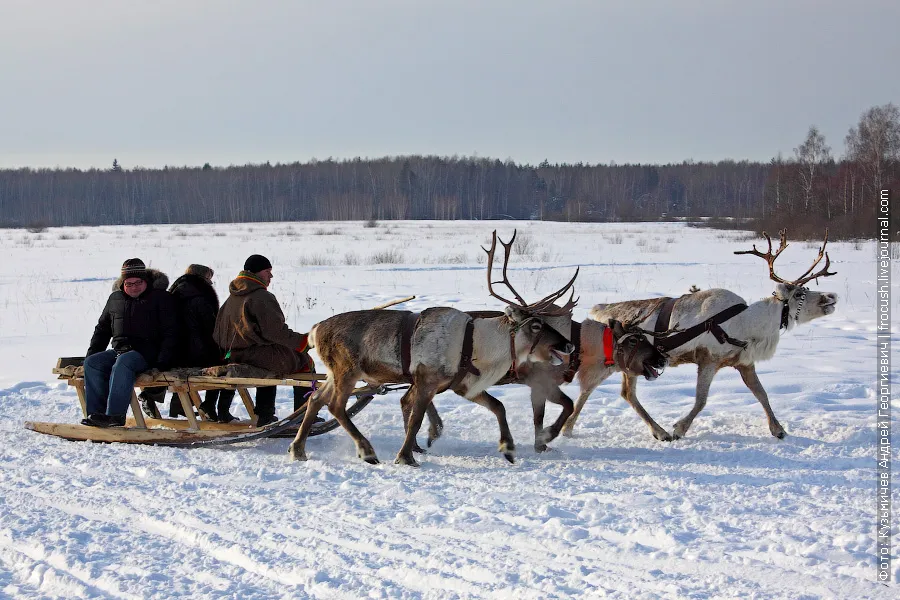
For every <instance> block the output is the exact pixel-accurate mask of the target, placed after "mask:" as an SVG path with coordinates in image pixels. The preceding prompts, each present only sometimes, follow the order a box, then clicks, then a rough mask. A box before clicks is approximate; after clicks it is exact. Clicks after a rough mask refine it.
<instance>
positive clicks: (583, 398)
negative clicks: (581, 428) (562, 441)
mask: <svg viewBox="0 0 900 600" xmlns="http://www.w3.org/2000/svg"><path fill="white" fill-rule="evenodd" d="M595 388H596V386H595V387H591V388H588V389H584V388H582V390H581V393H580V394H578V400H577V401H576V402H575V409H574V410H573V411H572V414H571V415H569V418H568V419H567V420H566V424H565V425H563V428H562V434H563V435H564V436H566V437H572V429H573V428H574V427H575V422H576V421H577V420H578V415H579V414H581V409H582V408H584V405H585V403H586V402H587V401H588V398H590V396H591V392H593V391H594V389H595Z"/></svg>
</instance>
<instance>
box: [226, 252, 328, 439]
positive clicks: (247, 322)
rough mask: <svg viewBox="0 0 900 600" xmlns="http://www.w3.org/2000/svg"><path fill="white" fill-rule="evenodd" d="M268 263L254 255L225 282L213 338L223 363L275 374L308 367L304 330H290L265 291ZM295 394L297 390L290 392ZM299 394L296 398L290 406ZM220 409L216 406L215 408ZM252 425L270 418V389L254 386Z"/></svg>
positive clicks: (272, 410)
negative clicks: (254, 402) (225, 287)
mask: <svg viewBox="0 0 900 600" xmlns="http://www.w3.org/2000/svg"><path fill="white" fill-rule="evenodd" d="M271 281H272V263H270V262H269V260H268V259H267V258H265V257H264V256H260V255H258V254H254V255H252V256H250V257H249V258H248V259H247V260H246V262H245V263H244V270H243V271H241V272H240V274H239V275H238V276H237V277H236V278H235V279H234V281H232V282H231V284H230V285H229V286H228V292H229V294H228V299H226V300H225V303H224V304H223V305H222V307H221V308H220V309H219V314H218V316H217V317H216V326H215V329H214V330H213V338H214V339H215V341H216V343H217V344H218V345H219V348H220V350H221V351H222V353H223V356H224V357H225V360H226V361H228V362H236V363H245V364H249V365H253V366H255V367H260V368H263V369H266V370H269V371H272V372H273V373H276V374H278V375H282V376H283V375H289V374H291V373H297V372H301V371H309V370H311V366H312V361H311V360H310V358H309V356H308V355H307V354H306V349H307V337H306V334H302V333H297V332H296V331H293V330H291V328H290V327H288V326H287V323H285V321H284V313H283V312H282V311H281V306H280V305H279V304H278V300H277V299H276V298H275V296H274V295H273V294H272V293H271V292H269V291H268V289H267V288H268V286H269V283H270V282H271ZM295 392H296V390H295ZM301 402H302V398H300V397H297V396H295V398H294V405H295V407H296V406H298V404H299V403H301ZM220 412H221V409H220ZM256 412H257V415H258V421H257V424H260V425H265V424H267V423H271V422H273V421H275V420H276V419H275V388H274V387H263V388H257V390H256Z"/></svg>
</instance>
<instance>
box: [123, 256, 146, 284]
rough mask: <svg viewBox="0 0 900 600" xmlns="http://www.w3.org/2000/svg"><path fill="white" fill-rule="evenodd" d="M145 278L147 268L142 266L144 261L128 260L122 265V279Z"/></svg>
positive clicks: (137, 259)
mask: <svg viewBox="0 0 900 600" xmlns="http://www.w3.org/2000/svg"><path fill="white" fill-rule="evenodd" d="M147 276H148V273H147V266H146V265H144V261H142V260H141V259H139V258H129V259H128V260H126V261H125V262H123V263H122V279H128V278H130V277H140V278H141V279H147Z"/></svg>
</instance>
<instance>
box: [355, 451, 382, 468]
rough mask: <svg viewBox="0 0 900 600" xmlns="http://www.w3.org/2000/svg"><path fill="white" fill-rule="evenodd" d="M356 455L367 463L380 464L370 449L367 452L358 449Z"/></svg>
mask: <svg viewBox="0 0 900 600" xmlns="http://www.w3.org/2000/svg"><path fill="white" fill-rule="evenodd" d="M356 455H357V456H358V457H360V458H361V459H363V460H364V461H366V462H367V463H369V464H370V465H377V464H380V461H379V460H378V457H377V456H375V452H374V451H372V450H369V451H368V452H365V451H363V450H358V451H357V452H356Z"/></svg>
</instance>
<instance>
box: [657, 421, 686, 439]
mask: <svg viewBox="0 0 900 600" xmlns="http://www.w3.org/2000/svg"><path fill="white" fill-rule="evenodd" d="M687 430H688V426H687V425H685V424H684V423H682V422H681V421H679V422H678V423H675V428H674V429H673V430H672V435H674V436H675V439H676V440H680V439H681V438H683V437H684V436H685V434H687ZM656 439H659V438H656ZM670 441H671V440H670Z"/></svg>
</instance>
